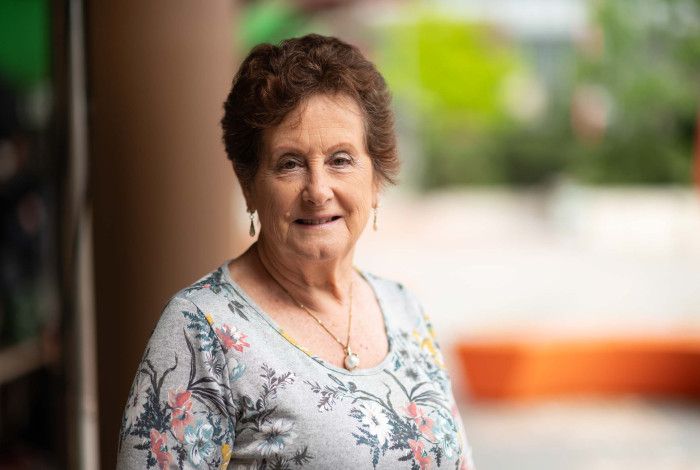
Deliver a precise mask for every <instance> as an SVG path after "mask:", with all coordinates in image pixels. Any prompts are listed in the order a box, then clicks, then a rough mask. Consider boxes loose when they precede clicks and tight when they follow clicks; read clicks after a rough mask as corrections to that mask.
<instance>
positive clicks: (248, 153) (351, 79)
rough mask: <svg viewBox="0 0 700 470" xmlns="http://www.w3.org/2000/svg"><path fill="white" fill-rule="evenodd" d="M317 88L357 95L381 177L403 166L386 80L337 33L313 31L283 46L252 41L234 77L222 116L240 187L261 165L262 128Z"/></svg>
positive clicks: (274, 122) (392, 175)
mask: <svg viewBox="0 0 700 470" xmlns="http://www.w3.org/2000/svg"><path fill="white" fill-rule="evenodd" d="M317 94H331V95H335V94H341V95H347V96H348V97H350V98H352V99H354V100H355V102H356V103H357V105H358V106H359V108H360V110H361V111H362V114H363V119H364V128H365V136H364V140H365V146H366V150H367V153H368V154H369V156H370V158H371V159H372V164H373V167H374V169H375V171H376V172H377V174H378V175H379V176H380V177H381V181H382V182H383V183H395V178H396V175H397V173H398V169H399V160H398V155H397V150H396V135H395V133H394V116H393V113H392V111H391V95H390V93H389V90H388V88H387V85H386V82H385V81H384V78H383V77H382V76H381V74H380V73H379V71H378V70H377V69H376V67H375V66H374V65H373V64H372V63H371V62H370V61H368V60H367V59H366V58H365V57H364V56H363V55H362V53H361V52H360V51H359V50H358V49H357V48H356V47H354V46H351V45H349V44H347V43H345V42H343V41H341V40H339V39H337V38H334V37H328V36H321V35H318V34H309V35H306V36H303V37H299V38H292V39H287V40H285V41H283V42H282V43H280V45H279V46H275V45H272V44H260V45H258V46H256V47H254V48H253V49H252V50H251V51H250V53H249V54H248V56H247V57H246V58H245V60H244V61H243V63H242V64H241V66H240V68H239V70H238V73H237V74H236V76H235V77H234V79H233V86H232V88H231V92H230V93H229V95H228V98H227V99H226V102H225V103H224V117H223V118H222V119H221V127H222V128H223V131H224V132H223V140H224V145H225V147H226V154H227V155H228V158H229V159H230V160H231V161H232V163H233V168H234V170H235V172H236V175H237V176H238V180H239V181H240V183H241V186H243V187H244V188H246V187H249V185H250V183H251V182H252V180H253V179H254V178H255V175H256V173H257V171H258V167H259V164H260V151H261V149H262V134H263V131H264V130H265V129H269V128H271V127H274V126H276V125H278V124H279V123H280V122H282V120H283V119H284V118H285V116H287V115H288V114H289V113H290V112H291V111H293V110H294V109H295V108H296V107H297V106H298V105H299V104H300V103H302V102H303V101H304V100H306V99H308V98H309V97H311V96H313V95H317Z"/></svg>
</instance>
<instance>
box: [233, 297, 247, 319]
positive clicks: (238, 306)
mask: <svg viewBox="0 0 700 470" xmlns="http://www.w3.org/2000/svg"><path fill="white" fill-rule="evenodd" d="M228 309H229V310H231V312H233V313H234V314H236V315H238V316H239V317H241V318H242V319H244V320H245V321H250V320H249V319H248V317H247V316H246V314H245V313H244V311H243V310H244V309H245V305H243V304H242V303H240V302H239V301H237V300H232V301H230V302H229V303H228Z"/></svg>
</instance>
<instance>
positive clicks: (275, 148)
mask: <svg viewBox="0 0 700 470" xmlns="http://www.w3.org/2000/svg"><path fill="white" fill-rule="evenodd" d="M377 189H378V188H377V182H376V179H375V177H374V170H373V166H372V161H371V159H370V157H369V155H367V152H366V150H365V141H364V123H363V118H362V114H361V112H360V109H359V107H358V106H357V104H356V103H355V101H354V100H353V99H350V98H347V97H345V96H342V95H314V96H312V97H310V98H309V99H308V100H306V101H305V102H303V103H301V104H300V105H299V107H297V108H296V109H295V110H294V111H292V112H291V113H289V115H287V117H286V118H285V119H284V120H283V121H282V122H281V123H280V124H279V125H278V126H276V127H274V128H271V129H267V130H266V131H265V132H264V133H263V148H262V152H261V156H260V166H259V168H258V172H257V174H256V176H255V178H254V179H253V182H252V184H251V185H250V187H249V188H248V189H247V190H246V191H245V193H246V200H247V202H248V207H249V209H255V210H257V211H258V216H259V218H260V226H261V232H260V239H261V242H262V243H264V244H265V245H266V246H269V247H271V248H274V249H275V250H277V251H278V252H279V253H280V254H282V255H291V256H300V257H303V258H306V259H313V260H327V259H334V258H339V257H342V256H344V255H346V254H348V253H350V252H351V251H352V249H353V247H354V246H355V242H356V241H357V239H358V238H359V236H360V234H361V233H362V230H363V229H364V227H365V224H366V223H367V219H368V216H369V212H370V210H371V208H372V207H373V206H374V205H376V198H377Z"/></svg>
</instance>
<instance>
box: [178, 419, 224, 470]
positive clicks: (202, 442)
mask: <svg viewBox="0 0 700 470" xmlns="http://www.w3.org/2000/svg"><path fill="white" fill-rule="evenodd" d="M213 435H214V428H213V427H212V425H211V424H209V423H203V422H201V421H198V422H197V424H196V426H188V427H187V429H186V430H185V448H186V449H187V455H188V457H189V460H190V462H192V463H193V464H195V465H199V464H201V463H202V459H208V458H209V457H211V455H212V454H213V453H214V450H215V449H216V445H215V444H214V442H213V441H212V436H213Z"/></svg>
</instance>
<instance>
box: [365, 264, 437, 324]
mask: <svg viewBox="0 0 700 470" xmlns="http://www.w3.org/2000/svg"><path fill="white" fill-rule="evenodd" d="M361 273H362V275H363V276H364V278H365V279H366V280H367V282H369V284H370V286H371V287H372V288H373V289H374V292H375V294H376V296H377V299H378V300H379V302H380V305H381V306H382V309H383V310H385V312H387V313H388V312H391V313H392V314H393V315H394V316H398V317H400V318H399V320H400V321H401V323H403V324H407V323H408V324H409V325H410V326H417V325H418V324H420V323H422V322H423V321H424V314H423V306H422V304H421V302H420V301H419V300H418V297H416V296H415V295H414V294H413V292H412V291H411V290H410V289H409V288H407V287H406V286H405V285H404V284H403V283H401V282H399V281H394V280H391V279H387V278H384V277H381V276H377V275H376V274H372V273H369V272H365V271H361Z"/></svg>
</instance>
